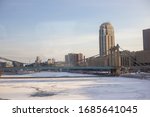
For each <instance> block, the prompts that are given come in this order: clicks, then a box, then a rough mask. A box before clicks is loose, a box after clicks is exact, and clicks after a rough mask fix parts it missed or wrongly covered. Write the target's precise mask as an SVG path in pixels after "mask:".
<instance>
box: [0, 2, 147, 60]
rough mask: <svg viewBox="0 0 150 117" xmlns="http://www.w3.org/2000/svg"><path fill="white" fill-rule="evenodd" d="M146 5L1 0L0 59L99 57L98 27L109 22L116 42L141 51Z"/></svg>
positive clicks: (145, 20)
mask: <svg viewBox="0 0 150 117" xmlns="http://www.w3.org/2000/svg"><path fill="white" fill-rule="evenodd" d="M148 3H149V1H148V0H126V1H123V0H112V1H111V2H110V1H108V0H93V1H90V0H76V1H73V0H70V1H69V0H61V1H58V0H36V1H35V0H22V1H19V0H13V1H11V0H1V1H0V14H1V16H0V47H1V49H0V55H1V56H2V57H6V58H10V59H16V60H18V61H23V62H29V61H30V62H33V61H34V60H35V58H36V56H40V57H41V58H42V59H44V60H47V59H48V58H53V57H54V58H56V60H64V55H65V54H67V53H72V52H73V53H83V54H84V55H85V56H86V57H88V56H92V55H96V54H98V53H99V49H98V48H99V45H98V43H99V33H98V31H99V26H100V25H101V24H102V23H103V22H107V21H108V22H111V24H112V25H113V27H114V32H115V43H116V44H117V43H118V44H119V45H120V46H121V47H122V48H123V49H127V50H131V51H136V50H142V49H143V38H142V30H143V29H146V28H149V27H150V25H149V21H150V12H149V11H150V8H149V6H148V5H149V4H148Z"/></svg>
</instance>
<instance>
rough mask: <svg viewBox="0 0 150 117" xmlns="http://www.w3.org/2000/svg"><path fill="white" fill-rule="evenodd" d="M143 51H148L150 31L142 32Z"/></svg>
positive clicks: (149, 48)
mask: <svg viewBox="0 0 150 117" xmlns="http://www.w3.org/2000/svg"><path fill="white" fill-rule="evenodd" d="M143 49H144V51H147V50H149V51H150V29H145V30H143Z"/></svg>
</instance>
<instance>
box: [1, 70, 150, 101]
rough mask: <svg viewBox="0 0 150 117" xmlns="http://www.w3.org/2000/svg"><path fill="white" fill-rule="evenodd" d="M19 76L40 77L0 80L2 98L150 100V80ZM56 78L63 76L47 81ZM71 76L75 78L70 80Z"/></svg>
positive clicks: (37, 74)
mask: <svg viewBox="0 0 150 117" xmlns="http://www.w3.org/2000/svg"><path fill="white" fill-rule="evenodd" d="M20 76H21V77H32V76H33V77H38V78H26V79H24V78H21V79H14V78H13V79H12V78H10V79H5V78H3V79H0V99H13V100H17V99H19V100H20V99H23V100H24V99H25V100H26V99H28V100H34V99H42V100H51V99H52V100H55V99H56V100H57V99H58V100H62V99H63V100H64V99H65V100H68V99H69V100H70V99H77V100H78V99H84V100H86V99H89V100H103V99H110V100H112V99H113V100H118V99H125V100H126V99H127V100H130V99H136V100H137V99H138V100H140V99H150V80H146V79H134V78H123V77H95V76H92V77H89V75H85V74H84V75H83V74H72V73H63V72H57V73H55V72H40V73H33V74H26V75H16V76H12V77H16V78H17V77H20ZM53 76H54V77H58V76H59V77H61V76H64V77H63V78H44V77H53ZM69 76H75V77H72V78H68V77H69ZM83 76H85V77H83ZM3 77H7V76H3ZM40 77H42V78H40Z"/></svg>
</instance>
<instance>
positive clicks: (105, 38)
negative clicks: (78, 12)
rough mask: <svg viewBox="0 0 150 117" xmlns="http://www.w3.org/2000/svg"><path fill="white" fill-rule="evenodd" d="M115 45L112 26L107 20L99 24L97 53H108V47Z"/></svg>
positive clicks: (101, 54)
mask: <svg viewBox="0 0 150 117" xmlns="http://www.w3.org/2000/svg"><path fill="white" fill-rule="evenodd" d="M113 46H115V37H114V28H113V26H112V25H111V24H110V23H109V22H105V23H103V24H101V26H100V29H99V54H100V56H104V55H108V51H109V49H110V48H112V47H113Z"/></svg>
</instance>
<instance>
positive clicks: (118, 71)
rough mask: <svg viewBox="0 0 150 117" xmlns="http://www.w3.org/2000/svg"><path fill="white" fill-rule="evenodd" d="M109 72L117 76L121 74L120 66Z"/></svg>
mask: <svg viewBox="0 0 150 117" xmlns="http://www.w3.org/2000/svg"><path fill="white" fill-rule="evenodd" d="M111 74H112V75H113V76H119V75H120V74H121V70H120V67H118V68H116V69H113V70H111Z"/></svg>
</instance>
